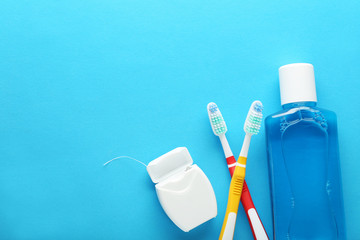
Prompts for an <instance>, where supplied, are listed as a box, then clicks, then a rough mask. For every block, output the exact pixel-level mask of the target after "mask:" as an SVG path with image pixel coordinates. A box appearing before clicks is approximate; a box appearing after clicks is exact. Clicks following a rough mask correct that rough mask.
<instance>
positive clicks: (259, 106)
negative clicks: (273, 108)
mask: <svg viewBox="0 0 360 240" xmlns="http://www.w3.org/2000/svg"><path fill="white" fill-rule="evenodd" d="M254 110H255V111H256V112H258V113H261V112H262V110H263V105H262V104H261V103H258V102H257V103H255V105H254Z"/></svg>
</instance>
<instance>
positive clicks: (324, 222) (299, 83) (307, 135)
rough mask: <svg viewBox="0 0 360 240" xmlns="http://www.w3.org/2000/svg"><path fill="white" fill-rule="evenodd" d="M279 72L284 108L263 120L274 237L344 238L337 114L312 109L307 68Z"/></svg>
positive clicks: (287, 67)
mask: <svg viewBox="0 0 360 240" xmlns="http://www.w3.org/2000/svg"><path fill="white" fill-rule="evenodd" d="M279 72H280V88H281V100H282V104H283V110H282V111H280V112H278V113H275V114H273V115H270V116H268V117H267V118H266V121H265V127H266V138H267V150H268V162H269V175H270V186H271V198H272V208H273V223H274V236H275V239H286V240H288V239H345V238H346V237H345V220H344V209H343V200H342V189H341V177H340V164H339V153H338V139H337V124H336V115H335V113H333V112H331V111H328V110H324V109H321V108H318V107H316V91H315V81H314V77H313V75H314V73H313V67H312V65H311V64H290V65H285V66H283V67H282V68H280V70H279ZM284 82H285V83H284ZM289 83H291V84H289ZM303 85H305V86H303ZM304 92H305V93H304ZM289 93H291V94H289ZM299 100H304V101H299ZM295 101H296V102H295Z"/></svg>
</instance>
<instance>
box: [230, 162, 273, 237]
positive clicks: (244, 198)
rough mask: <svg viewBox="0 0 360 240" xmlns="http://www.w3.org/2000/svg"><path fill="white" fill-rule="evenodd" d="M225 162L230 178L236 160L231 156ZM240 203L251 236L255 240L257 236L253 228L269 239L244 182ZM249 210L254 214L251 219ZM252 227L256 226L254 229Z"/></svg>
mask: <svg viewBox="0 0 360 240" xmlns="http://www.w3.org/2000/svg"><path fill="white" fill-rule="evenodd" d="M226 162H227V164H228V166H229V172H230V175H231V176H232V175H233V173H234V170H235V167H236V159H235V157H234V156H231V157H228V158H226ZM241 203H242V205H243V207H244V210H245V213H246V216H247V218H248V220H249V223H250V227H251V231H252V234H253V236H254V239H257V238H256V235H257V234H256V233H255V228H256V229H257V230H256V231H258V230H260V231H261V232H263V233H265V234H266V237H267V239H269V237H268V235H267V233H266V231H265V228H264V225H263V224H262V222H261V220H260V217H259V214H258V213H257V211H256V208H255V205H254V203H253V201H252V198H251V195H250V191H249V188H248V186H247V184H246V181H244V185H243V189H242V193H241ZM251 209H254V210H252V212H254V211H255V212H254V214H253V215H252V217H250V215H249V210H251ZM254 218H257V219H256V220H255V219H254ZM254 221H256V222H257V223H255V222H254ZM258 222H260V223H261V226H259V224H258ZM254 225H256V227H255V226H254ZM259 228H262V229H259ZM263 233H260V235H262V236H264V234H263ZM262 239H264V238H262ZM265 239H266V238H265Z"/></svg>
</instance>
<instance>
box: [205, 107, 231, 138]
mask: <svg viewBox="0 0 360 240" xmlns="http://www.w3.org/2000/svg"><path fill="white" fill-rule="evenodd" d="M207 111H208V115H209V120H210V124H211V128H212V130H213V132H214V134H215V135H216V136H220V135H222V134H225V133H226V131H227V127H226V124H225V121H224V118H223V116H222V115H221V112H220V110H219V108H218V106H217V105H216V103H213V102H211V103H209V104H208V105H207Z"/></svg>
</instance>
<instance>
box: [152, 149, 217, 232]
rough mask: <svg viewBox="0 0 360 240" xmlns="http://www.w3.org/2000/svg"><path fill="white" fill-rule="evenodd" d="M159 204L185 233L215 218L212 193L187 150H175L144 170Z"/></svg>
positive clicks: (215, 209)
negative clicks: (154, 190)
mask: <svg viewBox="0 0 360 240" xmlns="http://www.w3.org/2000/svg"><path fill="white" fill-rule="evenodd" d="M147 171H148V173H149V175H150V178H151V180H152V181H153V182H154V183H156V185H155V189H156V193H157V196H158V198H159V201H160V204H161V206H162V208H163V209H164V211H165V213H166V214H167V215H168V217H169V218H170V219H171V220H172V221H173V222H174V223H175V225H176V226H178V227H179V228H180V229H181V230H183V231H184V232H188V231H190V230H192V229H193V228H195V227H197V226H199V225H200V224H202V223H204V222H206V221H208V220H210V219H212V218H214V217H216V215H217V205H216V198H215V193H214V190H213V188H212V186H211V183H210V181H209V179H208V178H207V177H206V175H205V174H204V172H203V171H202V170H201V169H200V168H199V167H198V166H197V165H196V164H193V160H192V158H191V156H190V153H189V151H188V149H187V148H186V147H179V148H176V149H174V150H172V151H170V152H168V153H166V154H164V155H162V156H160V157H158V158H157V159H155V160H153V161H151V162H150V163H149V164H148V166H147Z"/></svg>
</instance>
